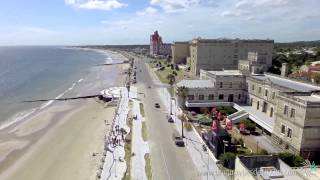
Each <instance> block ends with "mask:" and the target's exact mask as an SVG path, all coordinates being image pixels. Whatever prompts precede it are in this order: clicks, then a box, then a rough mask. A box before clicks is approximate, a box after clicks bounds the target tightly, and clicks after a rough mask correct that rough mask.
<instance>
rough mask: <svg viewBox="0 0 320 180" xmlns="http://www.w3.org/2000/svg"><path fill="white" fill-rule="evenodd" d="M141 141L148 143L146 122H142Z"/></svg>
mask: <svg viewBox="0 0 320 180" xmlns="http://www.w3.org/2000/svg"><path fill="white" fill-rule="evenodd" d="M141 131H142V139H143V140H144V141H148V131H147V123H146V122H142V128H141Z"/></svg>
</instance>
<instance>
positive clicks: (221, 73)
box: [208, 70, 242, 76]
mask: <svg viewBox="0 0 320 180" xmlns="http://www.w3.org/2000/svg"><path fill="white" fill-rule="evenodd" d="M208 73H210V74H212V75H216V76H241V75H242V73H241V72H240V71H238V70H223V71H208Z"/></svg>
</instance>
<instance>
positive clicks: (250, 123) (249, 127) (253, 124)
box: [240, 119, 256, 131]
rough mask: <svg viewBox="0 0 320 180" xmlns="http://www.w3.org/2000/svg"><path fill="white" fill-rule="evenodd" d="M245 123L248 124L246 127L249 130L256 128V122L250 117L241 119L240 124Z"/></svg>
mask: <svg viewBox="0 0 320 180" xmlns="http://www.w3.org/2000/svg"><path fill="white" fill-rule="evenodd" d="M241 123H243V124H244V125H245V126H246V129H247V130H249V131H255V130H256V123H254V122H252V121H251V120H250V119H243V120H241V121H240V124H241Z"/></svg>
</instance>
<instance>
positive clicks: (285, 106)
mask: <svg viewBox="0 0 320 180" xmlns="http://www.w3.org/2000/svg"><path fill="white" fill-rule="evenodd" d="M288 109H289V107H288V106H287V105H284V110H283V114H284V115H287V114H288Z"/></svg>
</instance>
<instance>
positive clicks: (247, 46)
mask: <svg viewBox="0 0 320 180" xmlns="http://www.w3.org/2000/svg"><path fill="white" fill-rule="evenodd" d="M273 48H274V41H273V40H240V39H201V38H198V39H194V40H192V41H189V42H175V43H174V44H173V45H172V57H173V62H174V63H182V62H185V61H186V62H187V64H188V65H189V66H190V68H191V72H193V73H194V74H196V75H199V74H200V69H203V70H208V71H210V70H222V69H226V70H232V69H237V68H238V63H239V60H247V59H248V52H256V53H257V54H258V55H259V60H260V61H264V62H263V63H264V64H265V65H266V67H265V68H269V67H271V65H272V53H273ZM262 59H263V60H262Z"/></svg>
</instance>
